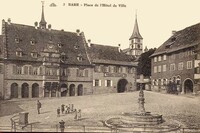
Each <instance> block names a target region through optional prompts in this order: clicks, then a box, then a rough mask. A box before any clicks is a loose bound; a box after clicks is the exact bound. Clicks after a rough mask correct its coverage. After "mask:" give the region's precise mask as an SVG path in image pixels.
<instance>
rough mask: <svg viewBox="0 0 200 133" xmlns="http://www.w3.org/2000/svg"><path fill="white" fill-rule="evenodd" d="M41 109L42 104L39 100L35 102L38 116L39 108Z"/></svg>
mask: <svg viewBox="0 0 200 133" xmlns="http://www.w3.org/2000/svg"><path fill="white" fill-rule="evenodd" d="M41 107H42V104H41V102H40V101H39V100H37V110H38V114H40V108H41Z"/></svg>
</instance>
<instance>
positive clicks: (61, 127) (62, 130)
mask: <svg viewBox="0 0 200 133" xmlns="http://www.w3.org/2000/svg"><path fill="white" fill-rule="evenodd" d="M59 124H60V131H61V132H64V130H65V122H64V121H63V120H61V121H60V122H59Z"/></svg>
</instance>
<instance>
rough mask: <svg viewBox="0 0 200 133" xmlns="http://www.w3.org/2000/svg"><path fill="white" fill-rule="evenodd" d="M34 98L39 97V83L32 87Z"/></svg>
mask: <svg viewBox="0 0 200 133" xmlns="http://www.w3.org/2000/svg"><path fill="white" fill-rule="evenodd" d="M32 97H39V85H38V84H37V83H34V84H33V85H32Z"/></svg>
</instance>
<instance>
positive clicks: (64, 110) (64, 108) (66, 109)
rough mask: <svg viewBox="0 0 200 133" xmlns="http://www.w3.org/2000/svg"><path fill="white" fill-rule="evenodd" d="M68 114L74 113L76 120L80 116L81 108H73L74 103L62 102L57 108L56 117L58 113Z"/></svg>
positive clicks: (58, 115)
mask: <svg viewBox="0 0 200 133" xmlns="http://www.w3.org/2000/svg"><path fill="white" fill-rule="evenodd" d="M61 113H62V114H69V113H75V117H74V119H75V120H78V119H80V118H81V109H79V110H77V109H74V104H69V105H64V104H62V105H61V107H58V108H57V117H60V114H61Z"/></svg>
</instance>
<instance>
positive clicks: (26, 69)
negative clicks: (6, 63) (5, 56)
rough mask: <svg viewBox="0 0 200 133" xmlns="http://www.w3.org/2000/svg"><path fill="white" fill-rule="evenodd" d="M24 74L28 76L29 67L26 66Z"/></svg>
mask: <svg viewBox="0 0 200 133" xmlns="http://www.w3.org/2000/svg"><path fill="white" fill-rule="evenodd" d="M24 74H28V66H24Z"/></svg>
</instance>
